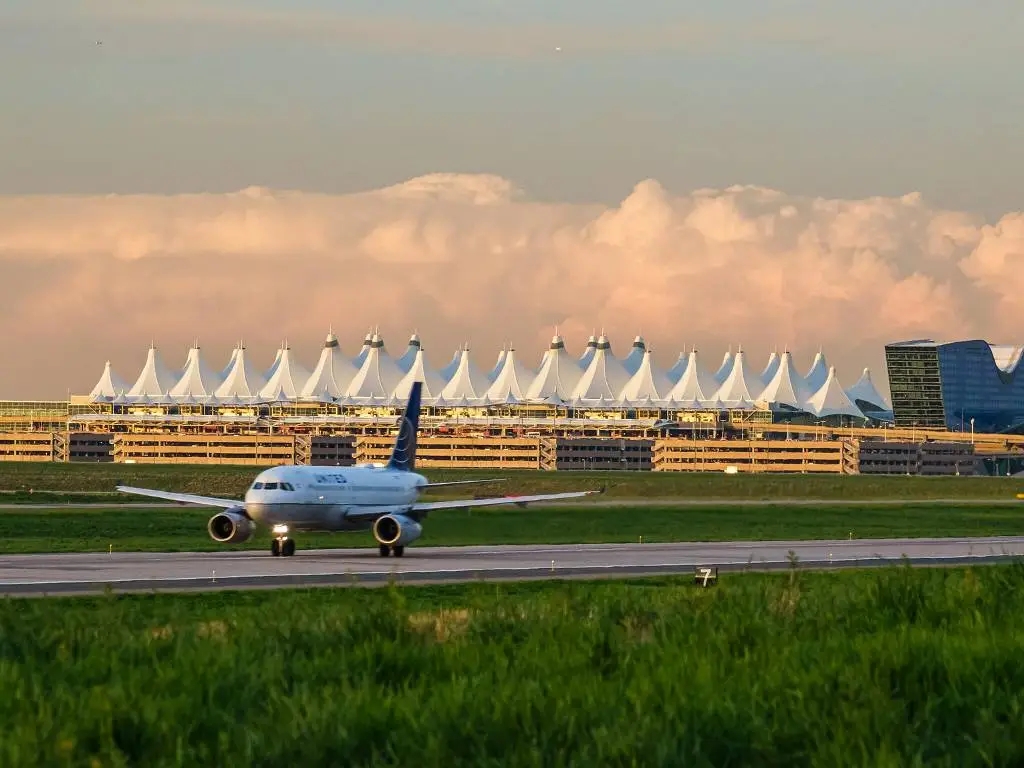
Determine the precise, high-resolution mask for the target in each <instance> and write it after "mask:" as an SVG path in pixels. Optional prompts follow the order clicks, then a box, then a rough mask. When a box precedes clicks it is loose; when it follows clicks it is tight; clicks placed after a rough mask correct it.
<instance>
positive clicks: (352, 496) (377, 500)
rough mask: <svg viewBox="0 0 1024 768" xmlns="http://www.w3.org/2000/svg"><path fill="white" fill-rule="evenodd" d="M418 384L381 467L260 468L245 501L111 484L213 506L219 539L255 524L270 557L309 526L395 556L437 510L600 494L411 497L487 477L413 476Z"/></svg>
mask: <svg viewBox="0 0 1024 768" xmlns="http://www.w3.org/2000/svg"><path fill="white" fill-rule="evenodd" d="M422 388H423V385H422V383H421V382H414V383H413V385H412V388H411V390H410V392H409V401H408V404H407V405H406V407H405V410H404V411H403V412H402V417H401V421H400V422H399V424H400V426H399V430H398V435H397V437H396V438H395V444H394V446H393V447H392V450H391V457H390V459H389V460H388V463H387V464H386V465H383V466H381V465H379V464H375V465H358V466H355V467H316V466H302V465H297V466H280V467H273V468H272V469H267V470H264V471H263V472H260V473H259V474H258V475H257V476H256V478H255V480H254V481H253V483H252V485H251V486H250V487H249V489H248V490H247V491H246V493H245V500H244V501H238V500H236V499H221V498H215V497H211V496H198V495H195V494H191V493H172V492H169V491H158V490H153V489H150V488H134V487H131V486H126V485H118V486H117V490H118V491H121V492H122V493H129V494H134V495H137V496H148V497H151V498H155V499H164V500H167V501H176V502H178V503H181V504H196V505H199V506H204V507H220V508H221V509H222V510H223V511H222V512H218V513H217V514H216V515H214V516H213V517H211V518H210V521H209V523H208V524H207V526H206V528H207V532H208V533H209V534H210V538H212V539H213V540H214V541H217V542H220V543H222V544H241V543H243V542H245V541H248V540H249V539H250V538H252V535H253V533H254V532H255V530H256V527H257V525H265V526H269V527H270V530H271V533H272V534H273V537H274V538H273V540H272V542H271V545H270V553H271V554H272V555H274V556H275V557H279V556H283V557H291V556H292V555H294V554H295V540H294V539H292V538H291V537H290V535H289V534H291V533H293V532H312V531H329V532H335V531H366V530H370V531H371V532H372V533H373V537H374V538H375V539H376V540H377V544H378V545H379V547H378V551H379V553H380V556H381V557H387V556H388V555H394V556H395V557H402V556H403V555H404V554H405V548H406V546H407V545H409V544H411V543H412V542H414V541H415V540H416V539H418V538H419V537H420V536H421V535H422V534H423V526H422V523H423V520H424V518H426V517H427V515H428V514H429V513H430V512H433V511H434V510H438V509H461V508H465V507H487V506H496V505H499V504H516V505H518V506H526V504H529V503H532V502H537V501H555V500H562V499H574V498H579V497H582V496H589V495H591V494H594V493H602V492H603V489H602V490H600V491H571V492H568V493H546V494H535V495H532V496H501V497H497V498H487V499H460V500H455V501H428V502H420V501H418V498H419V495H420V493H421V492H422V491H425V490H428V489H430V488H438V487H441V486H449V485H467V484H470V483H488V482H494V481H493V480H456V481H453V482H446V483H431V482H430V481H428V480H427V478H426V477H424V476H423V475H420V474H417V473H416V471H415V466H416V434H417V431H418V429H419V418H420V397H421V392H422Z"/></svg>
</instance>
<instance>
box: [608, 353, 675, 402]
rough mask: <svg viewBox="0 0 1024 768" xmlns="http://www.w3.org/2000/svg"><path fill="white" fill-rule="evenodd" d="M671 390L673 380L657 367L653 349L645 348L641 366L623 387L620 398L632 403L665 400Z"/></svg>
mask: <svg viewBox="0 0 1024 768" xmlns="http://www.w3.org/2000/svg"><path fill="white" fill-rule="evenodd" d="M671 391H672V382H670V381H669V380H668V377H667V376H666V375H665V374H664V373H662V372H661V371H659V370H658V369H657V368H656V367H655V365H654V361H653V357H652V355H651V350H649V349H645V350H644V356H643V358H642V359H641V360H640V365H639V367H638V368H637V369H636V372H635V373H634V374H633V375H632V376H631V377H630V379H629V381H627V382H626V386H625V387H623V388H622V391H621V392H620V393H619V398H620V399H621V400H623V401H625V402H627V403H631V404H636V403H640V402H645V403H650V402H651V401H652V400H664V399H665V398H666V397H667V396H668V393H669V392H671Z"/></svg>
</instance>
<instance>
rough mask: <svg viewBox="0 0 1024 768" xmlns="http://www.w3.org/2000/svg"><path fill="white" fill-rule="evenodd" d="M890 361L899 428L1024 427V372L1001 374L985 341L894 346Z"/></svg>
mask: <svg viewBox="0 0 1024 768" xmlns="http://www.w3.org/2000/svg"><path fill="white" fill-rule="evenodd" d="M885 360H886V368H887V369H888V373H889V385H890V390H891V393H892V404H893V415H894V417H895V421H896V425H897V426H905V427H909V426H915V425H916V426H920V427H945V428H947V429H951V430H954V431H965V432H969V431H971V420H972V419H973V421H974V425H973V428H974V430H975V431H977V432H1006V431H1010V430H1019V429H1021V428H1022V427H1024V371H1022V370H1018V369H1017V368H1016V367H1012V368H1009V370H1007V371H1004V370H1001V369H1000V367H999V365H997V364H996V359H995V356H994V355H993V352H992V347H991V346H990V345H989V344H988V342H986V341H982V340H979V339H975V340H971V341H954V342H948V343H943V344H940V343H936V342H932V341H913V342H903V343H899V344H890V345H888V346H886V348H885ZM1019 367H1020V368H1024V365H1022V366H1019Z"/></svg>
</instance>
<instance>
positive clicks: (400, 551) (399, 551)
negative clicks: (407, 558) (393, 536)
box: [377, 544, 405, 557]
mask: <svg viewBox="0 0 1024 768" xmlns="http://www.w3.org/2000/svg"><path fill="white" fill-rule="evenodd" d="M377 551H378V552H380V556H381V557H387V556H388V555H390V554H391V553H392V552H394V553H395V557H401V556H402V555H404V554H405V547H390V546H388V545H387V544H381V545H380V546H379V547H377Z"/></svg>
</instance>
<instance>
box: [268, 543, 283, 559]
mask: <svg viewBox="0 0 1024 768" xmlns="http://www.w3.org/2000/svg"><path fill="white" fill-rule="evenodd" d="M270 554H272V555H273V556H274V557H279V556H280V555H281V542H280V541H278V540H277V539H274V540H273V541H271V542H270Z"/></svg>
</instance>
